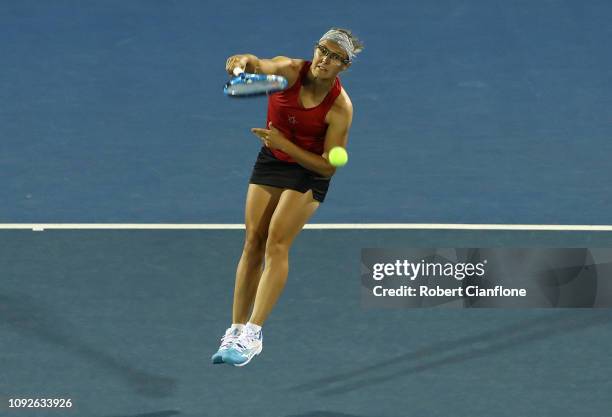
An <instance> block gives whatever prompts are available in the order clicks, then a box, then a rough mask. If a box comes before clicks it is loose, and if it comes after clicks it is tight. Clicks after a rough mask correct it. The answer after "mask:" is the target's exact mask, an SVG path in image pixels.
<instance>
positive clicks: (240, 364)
mask: <svg viewBox="0 0 612 417" xmlns="http://www.w3.org/2000/svg"><path fill="white" fill-rule="evenodd" d="M262 350H263V343H262V344H261V345H259V349H257V352H255V354H254V355H253V356H251V357H250V358H249V359H247V360H246V361H245V362H242V363H234V364H233V365H234V366H244V365H246V364H247V363H249V362H251V359H253V358H254V357H255V356H257V355H259V354H260V353H261V351H262Z"/></svg>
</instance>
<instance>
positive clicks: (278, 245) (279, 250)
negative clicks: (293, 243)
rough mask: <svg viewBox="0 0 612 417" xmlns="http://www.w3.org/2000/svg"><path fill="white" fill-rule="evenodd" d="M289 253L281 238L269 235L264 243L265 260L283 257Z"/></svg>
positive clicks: (286, 243) (284, 240) (273, 234)
mask: <svg viewBox="0 0 612 417" xmlns="http://www.w3.org/2000/svg"><path fill="white" fill-rule="evenodd" d="M288 253H289V243H288V242H287V241H286V239H283V238H282V236H279V235H276V234H275V233H271V234H270V236H268V239H267V241H266V258H269V257H285V256H287V254H288Z"/></svg>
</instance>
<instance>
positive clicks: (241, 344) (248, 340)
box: [235, 331, 259, 352]
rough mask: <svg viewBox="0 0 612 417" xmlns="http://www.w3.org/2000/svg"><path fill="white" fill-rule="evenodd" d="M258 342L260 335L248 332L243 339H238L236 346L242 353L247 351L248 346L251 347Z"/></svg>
mask: <svg viewBox="0 0 612 417" xmlns="http://www.w3.org/2000/svg"><path fill="white" fill-rule="evenodd" d="M256 340H259V333H251V332H249V331H247V332H246V333H245V334H244V335H243V337H242V338H240V339H238V341H237V342H236V345H235V346H236V347H237V348H238V350H239V351H241V352H242V351H244V350H247V349H248V347H247V346H249V345H251V344H252V343H253V342H255V341H256Z"/></svg>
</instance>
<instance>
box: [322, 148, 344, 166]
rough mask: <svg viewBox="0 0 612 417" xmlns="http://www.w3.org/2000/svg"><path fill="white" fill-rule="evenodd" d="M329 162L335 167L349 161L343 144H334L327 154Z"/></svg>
mask: <svg viewBox="0 0 612 417" xmlns="http://www.w3.org/2000/svg"><path fill="white" fill-rule="evenodd" d="M327 157H328V159H329V163H330V164H332V165H333V166H335V167H342V166H344V165H346V163H347V162H348V154H347V153H346V150H345V149H344V148H343V147H342V146H334V147H333V148H331V150H330V151H329V154H328V155H327Z"/></svg>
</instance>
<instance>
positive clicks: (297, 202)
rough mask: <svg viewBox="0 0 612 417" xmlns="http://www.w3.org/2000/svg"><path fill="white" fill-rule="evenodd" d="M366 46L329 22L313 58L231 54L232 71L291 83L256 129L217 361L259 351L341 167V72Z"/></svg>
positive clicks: (345, 130)
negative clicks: (240, 243)
mask: <svg viewBox="0 0 612 417" xmlns="http://www.w3.org/2000/svg"><path fill="white" fill-rule="evenodd" d="M362 49H363V45H362V43H361V42H360V41H359V40H358V39H357V38H356V37H355V36H353V35H352V33H351V31H349V30H346V29H339V28H332V29H331V30H329V31H328V32H326V33H325V34H324V35H323V36H322V37H321V39H319V42H317V44H316V45H315V49H314V56H313V58H312V61H306V60H302V59H292V58H287V57H284V56H278V57H276V58H273V59H259V58H257V57H256V56H254V55H250V54H244V55H234V56H231V57H229V58H228V59H227V62H226V65H225V69H226V70H227V72H228V73H229V74H232V73H233V70H234V69H235V68H236V67H238V68H240V69H242V70H244V71H245V72H247V73H263V74H276V75H281V76H283V77H285V78H286V79H287V82H288V84H287V85H288V87H287V89H286V90H284V91H282V92H280V93H276V94H271V95H270V96H269V98H268V116H267V123H266V128H265V129H261V128H253V129H251V131H252V132H253V134H254V135H255V136H256V137H257V138H259V140H261V142H262V145H263V146H262V148H261V150H260V152H259V155H258V156H257V161H256V162H255V166H254V168H253V172H252V175H251V179H250V183H249V187H248V192H247V197H246V209H245V224H246V238H245V242H244V248H243V251H242V256H241V257H240V262H239V263H238V268H237V271H236V284H235V288H234V304H233V314H232V315H233V317H232V325H231V327H230V328H228V329H227V330H226V332H225V335H224V336H223V337H222V338H221V346H220V347H219V350H218V351H217V352H216V353H215V354H214V355H213V356H212V362H213V363H223V362H225V363H228V364H232V365H235V366H243V365H246V364H247V363H249V361H250V360H251V359H252V358H253V357H254V356H255V355H258V354H259V353H261V350H262V348H263V337H262V326H263V324H264V322H265V321H266V319H267V318H268V315H269V314H270V312H271V310H272V308H273V307H274V305H275V304H276V301H277V300H278V298H279V296H280V294H281V292H282V290H283V288H284V286H285V282H286V280H287V274H288V269H289V262H288V258H289V249H290V248H291V244H292V243H293V240H294V239H295V237H296V236H297V235H298V234H299V233H300V231H301V230H302V228H303V227H304V224H305V223H306V222H307V221H308V219H309V218H310V217H311V216H312V215H313V214H314V212H315V211H316V210H317V208H318V207H319V204H320V203H322V202H323V200H324V199H325V195H326V193H327V190H328V187H329V183H330V178H331V177H332V176H333V175H334V173H335V171H336V170H335V168H334V167H333V166H332V165H331V164H330V163H329V162H328V160H327V152H328V151H329V150H330V149H331V148H333V147H334V146H342V147H346V144H347V140H348V135H349V129H350V127H351V121H352V118H353V106H352V104H351V100H350V99H349V96H348V94H347V93H346V91H345V90H344V88H342V84H341V83H340V79H339V78H338V75H339V74H340V73H341V72H342V71H345V70H346V69H347V68H349V67H350V66H351V63H352V61H353V58H354V57H355V56H356V54H357V53H359V52H360V51H361V50H362Z"/></svg>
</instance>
